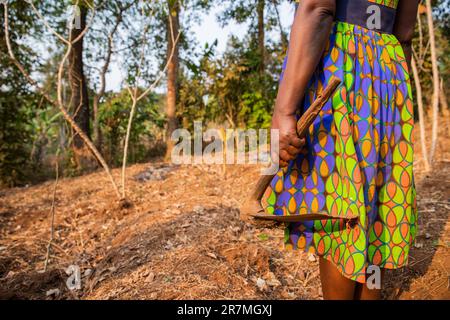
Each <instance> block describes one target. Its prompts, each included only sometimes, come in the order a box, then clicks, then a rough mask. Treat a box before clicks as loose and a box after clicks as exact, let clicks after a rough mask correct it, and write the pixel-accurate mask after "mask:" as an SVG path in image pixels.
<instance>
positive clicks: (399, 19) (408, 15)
mask: <svg viewBox="0 0 450 320" xmlns="http://www.w3.org/2000/svg"><path fill="white" fill-rule="evenodd" d="M419 2H420V0H400V2H399V4H398V7H397V16H396V17H395V27H394V35H395V36H396V37H397V39H398V41H400V44H401V45H402V47H403V51H404V52H405V56H406V61H407V63H408V65H410V63H411V56H412V48H411V44H412V39H413V36H414V28H415V26H416V20H417V8H418V7H419Z"/></svg>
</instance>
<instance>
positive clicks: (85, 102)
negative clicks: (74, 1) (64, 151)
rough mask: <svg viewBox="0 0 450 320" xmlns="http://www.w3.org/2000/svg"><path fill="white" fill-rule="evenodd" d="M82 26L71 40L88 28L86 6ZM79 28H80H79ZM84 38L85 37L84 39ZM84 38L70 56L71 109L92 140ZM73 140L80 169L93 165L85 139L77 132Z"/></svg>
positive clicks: (82, 14)
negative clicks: (84, 60)
mask: <svg viewBox="0 0 450 320" xmlns="http://www.w3.org/2000/svg"><path fill="white" fill-rule="evenodd" d="M79 13H80V25H79V26H73V27H72V28H71V31H70V33H71V39H76V38H77V37H78V36H79V35H80V34H81V32H82V31H83V30H84V29H85V28H86V14H87V10H86V8H85V7H84V6H81V7H80V12H79ZM78 27H79V28H78ZM83 38H84V37H83ZM83 38H81V39H80V40H79V41H78V42H76V43H75V44H74V45H73V46H72V48H71V50H70V54H69V84H70V89H71V97H70V109H71V110H72V112H74V117H73V118H74V120H75V123H76V124H77V125H78V127H80V129H81V130H82V131H83V132H84V133H85V135H86V136H87V137H88V138H90V136H91V131H90V123H89V121H90V110H89V96H88V89H87V84H86V78H85V76H84V62H83ZM73 134H74V139H73V150H74V154H75V159H76V161H77V165H78V167H79V168H83V167H86V166H88V164H89V165H91V163H90V162H91V161H89V160H90V159H92V158H91V156H90V154H89V152H88V150H87V148H86V146H85V142H84V141H83V139H82V138H81V137H80V135H79V134H77V133H76V132H74V133H73Z"/></svg>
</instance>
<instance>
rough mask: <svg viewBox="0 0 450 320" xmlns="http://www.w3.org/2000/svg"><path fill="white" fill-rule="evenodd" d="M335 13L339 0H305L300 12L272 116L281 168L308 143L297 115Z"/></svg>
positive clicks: (293, 30) (299, 9) (292, 31)
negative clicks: (299, 131) (300, 135)
mask: <svg viewBox="0 0 450 320" xmlns="http://www.w3.org/2000/svg"><path fill="white" fill-rule="evenodd" d="M335 10H336V0H302V1H301V3H300V6H299V8H298V10H297V13H296V16H295V20H294V24H293V26H292V30H291V37H290V43H289V56H288V61H287V66H286V70H285V72H284V76H283V80H282V81H281V84H280V87H279V89H278V96H277V100H276V104H275V111H274V114H273V117H272V129H279V130H280V154H279V157H280V165H281V166H285V165H287V162H288V161H290V160H293V159H295V157H296V155H297V154H298V153H299V152H300V148H301V147H303V145H304V143H305V142H304V140H301V139H299V138H298V137H297V132H296V117H295V114H296V112H297V108H298V105H299V103H300V102H301V101H302V100H303V97H304V95H305V91H306V89H307V85H308V82H309V80H310V79H311V77H312V75H313V73H314V71H315V70H316V68H317V65H318V63H319V61H320V59H321V58H322V55H323V52H324V50H325V47H326V44H327V41H328V38H329V36H330V32H331V28H332V25H333V20H334V13H335ZM274 156H276V155H274Z"/></svg>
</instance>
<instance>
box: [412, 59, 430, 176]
mask: <svg viewBox="0 0 450 320" xmlns="http://www.w3.org/2000/svg"><path fill="white" fill-rule="evenodd" d="M411 69H412V74H413V77H414V83H415V85H416V94H417V108H418V111H419V128H420V145H421V147H422V158H423V162H424V166H425V171H426V172H429V171H430V162H429V160H428V151H427V146H426V143H425V141H426V138H427V136H426V134H425V115H424V112H423V98H422V85H421V83H420V77H419V71H418V69H417V63H416V60H415V59H414V58H412V60H411Z"/></svg>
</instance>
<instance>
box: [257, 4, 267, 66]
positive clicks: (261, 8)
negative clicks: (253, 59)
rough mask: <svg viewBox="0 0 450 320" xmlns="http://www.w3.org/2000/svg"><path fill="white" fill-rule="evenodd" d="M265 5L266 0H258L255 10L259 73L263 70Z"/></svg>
mask: <svg viewBox="0 0 450 320" xmlns="http://www.w3.org/2000/svg"><path fill="white" fill-rule="evenodd" d="M265 5H266V0H258V5H257V11H258V48H259V55H260V58H261V63H260V65H259V71H260V73H261V74H263V73H264V70H265V56H266V53H265V51H266V47H265V28H264V8H265Z"/></svg>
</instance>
